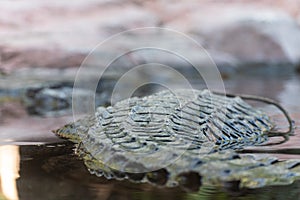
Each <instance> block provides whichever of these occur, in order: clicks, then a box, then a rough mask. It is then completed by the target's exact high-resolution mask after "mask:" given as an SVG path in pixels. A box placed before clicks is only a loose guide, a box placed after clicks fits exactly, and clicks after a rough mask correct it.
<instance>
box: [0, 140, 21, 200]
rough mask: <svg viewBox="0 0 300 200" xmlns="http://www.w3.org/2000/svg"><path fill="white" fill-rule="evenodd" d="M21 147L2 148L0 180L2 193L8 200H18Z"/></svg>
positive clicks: (0, 148) (8, 146) (9, 146)
mask: <svg viewBox="0 0 300 200" xmlns="http://www.w3.org/2000/svg"><path fill="white" fill-rule="evenodd" d="M19 165H20V155H19V147H18V146H13V145H7V146H0V180H1V192H2V194H3V196H4V197H5V198H7V199H12V200H18V199H19V198H18V191H17V184H16V180H17V178H19V167H20V166H19Z"/></svg>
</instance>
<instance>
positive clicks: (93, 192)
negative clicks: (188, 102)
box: [0, 143, 300, 200]
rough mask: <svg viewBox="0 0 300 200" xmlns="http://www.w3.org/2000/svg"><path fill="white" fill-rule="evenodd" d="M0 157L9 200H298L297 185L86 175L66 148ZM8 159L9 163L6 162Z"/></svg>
mask: <svg viewBox="0 0 300 200" xmlns="http://www.w3.org/2000/svg"><path fill="white" fill-rule="evenodd" d="M18 152H20V177H19V178H18V179H17V180H16V178H17V172H18V166H19V165H18V161H19V154H18ZM0 155H1V156H0V157H1V159H0V161H1V179H2V180H1V181H2V183H3V181H4V182H5V185H6V187H5V188H4V187H2V188H3V189H2V193H3V194H5V197H7V198H9V199H18V198H19V199H20V200H22V199H24V200H28V199H30V200H35V199H37V200H40V199H43V200H47V199H64V200H68V199H70V200H71V199H72V200H76V199H78V200H79V199H92V200H93V199H101V200H102V199H103V200H111V199H122V200H123V199H128V200H131V199H144V200H151V199H166V200H168V199H170V200H171V199H172V200H181V199H206V200H210V199H211V200H213V199H220V200H221V199H222V200H230V199H237V200H251V199H253V200H256V199H265V200H271V199H272V200H274V199H275V200H276V199H278V200H280V199H284V200H286V199H291V200H294V199H295V200H296V199H300V182H295V183H293V184H291V185H286V186H273V187H265V188H260V189H252V190H250V189H239V188H238V187H237V184H235V183H236V182H229V183H226V184H224V185H223V186H222V188H221V187H214V186H208V185H204V186H202V187H201V188H200V190H199V191H198V192H193V193H191V192H185V191H183V190H182V189H180V188H159V187H155V186H152V185H150V184H141V183H138V184H136V183H132V182H129V181H116V180H107V179H105V178H101V177H96V176H94V175H91V174H90V173H89V172H88V171H87V169H86V167H85V166H84V164H83V162H82V160H80V159H78V157H77V156H74V154H73V147H72V145H71V144H70V143H69V144H55V145H41V146H34V145H31V146H20V147H16V146H3V147H1V146H0ZM11 157H12V158H13V159H11V160H9V159H8V158H11ZM3 158H4V159H3ZM12 160H14V161H13V162H12ZM3 162H4V164H3ZM12 163H14V165H13V166H11V165H12ZM3 166H4V167H3ZM4 169H6V170H4ZM10 169H14V170H10ZM8 170H10V172H8ZM3 175H6V177H10V179H8V180H7V178H5V180H3V179H4V177H5V176H3ZM16 183H17V185H16ZM2 186H3V185H2ZM8 186H10V187H9V188H8ZM6 188H7V189H6ZM0 199H1V197H0Z"/></svg>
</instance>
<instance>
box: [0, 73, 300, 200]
mask: <svg viewBox="0 0 300 200" xmlns="http://www.w3.org/2000/svg"><path fill="white" fill-rule="evenodd" d="M224 80H225V86H226V89H227V91H229V92H233V93H246V94H255V95H261V96H266V97H271V98H273V99H276V100H278V101H279V102H280V103H281V104H282V105H283V106H284V107H286V108H287V110H288V111H289V113H290V114H291V115H292V117H293V119H294V121H295V124H296V125H298V126H299V121H300V104H299V98H300V76H299V75H297V73H296V72H294V71H293V69H292V68H286V69H285V70H282V68H281V69H276V70H274V69H270V70H269V69H264V70H263V71H259V70H250V71H244V72H243V73H239V74H237V75H236V76H232V77H226V78H225V79H224ZM194 84H195V85H197V86H199V87H201V85H203V83H201V82H197V81H195V82H194ZM267 110H268V109H267ZM273 111H274V110H271V112H272V113H273ZM274 112H275V111H274ZM276 112H277V111H276ZM276 112H275V113H276ZM274 116H275V121H277V122H278V124H279V125H278V127H279V128H283V129H284V128H287V125H286V123H285V120H284V119H283V118H282V117H280V112H278V115H277V114H274ZM18 144H22V145H15V144H12V145H5V146H0V178H1V190H0V191H1V192H0V199H24V200H34V199H58V200H59V199H145V200H150V199H205V200H209V199H222V200H226V199H239V200H251V199H266V200H267V199H270V200H271V199H283V200H285V199H293V200H294V199H295V200H296V199H300V182H295V183H293V184H291V185H285V186H273V187H265V188H260V189H255V190H250V189H238V188H237V187H236V185H234V184H232V185H230V184H229V185H226V186H224V187H223V188H216V187H213V186H202V187H200V190H199V191H196V192H195V191H194V192H191V191H186V190H184V189H182V188H179V187H177V188H159V187H155V186H152V185H149V184H138V183H132V182H129V181H116V180H107V179H105V178H99V177H96V176H94V175H90V174H89V172H88V171H87V169H86V168H85V166H84V164H83V162H82V161H81V160H79V159H78V158H77V157H76V156H74V155H73V149H72V148H73V147H72V145H71V144H70V143H60V144H47V145H36V144H32V145H28V144H25V145H24V143H22V142H21V143H18ZM299 145H300V137H299V131H298V130H296V132H295V136H292V137H291V139H290V140H289V141H288V143H285V144H283V145H281V146H279V147H275V146H274V147H271V149H276V148H278V149H298V151H295V152H296V153H294V154H289V153H287V154H284V153H280V154H275V155H276V156H278V157H279V158H281V159H289V158H300V155H299V154H298V153H297V152H299V147H300V146H299ZM278 152H279V151H278ZM281 152H284V151H281ZM290 152H291V151H290Z"/></svg>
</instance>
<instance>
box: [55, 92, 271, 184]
mask: <svg viewBox="0 0 300 200" xmlns="http://www.w3.org/2000/svg"><path fill="white" fill-rule="evenodd" d="M272 128H273V124H272V122H271V121H270V119H269V117H268V116H267V115H266V114H264V113H263V112H262V111H259V110H257V109H255V108H253V107H252V106H250V105H249V104H247V103H246V102H245V101H243V100H242V99H241V98H239V97H234V98H231V97H226V96H223V95H217V94H213V93H211V92H210V91H208V90H176V91H172V92H171V91H162V92H159V93H156V94H153V95H150V96H147V97H143V98H138V97H133V98H129V99H126V100H123V101H120V102H118V103H116V104H115V105H114V106H111V107H107V108H104V107H99V108H97V111H96V113H95V115H94V116H90V117H86V118H84V119H82V120H79V121H76V122H74V123H71V124H68V125H66V126H64V127H63V128H61V129H58V130H56V131H54V132H55V133H56V134H57V135H58V136H60V137H63V138H66V139H69V140H71V141H72V142H74V143H76V144H77V148H76V153H77V154H78V155H79V156H80V157H82V158H83V160H84V162H85V164H86V166H87V168H88V169H89V171H90V172H91V173H93V174H96V175H98V176H101V175H105V177H107V178H117V179H124V178H130V179H131V180H136V181H150V182H154V183H157V184H159V185H176V184H178V183H179V182H180V180H179V179H178V177H179V176H180V174H181V175H182V174H186V173H187V172H193V171H196V172H197V169H198V168H197V166H199V165H203V164H204V163H207V162H211V161H214V160H218V161H222V160H232V159H236V158H237V157H239V156H238V155H237V154H236V153H235V152H234V151H232V150H234V149H241V148H243V147H245V146H249V145H258V144H261V143H263V142H265V141H267V139H268V137H267V133H268V132H269V131H270V130H271V129H272ZM225 150H226V151H225ZM196 174H198V173H196ZM189 176H190V174H189ZM194 176H197V175H194ZM196 179H197V177H196Z"/></svg>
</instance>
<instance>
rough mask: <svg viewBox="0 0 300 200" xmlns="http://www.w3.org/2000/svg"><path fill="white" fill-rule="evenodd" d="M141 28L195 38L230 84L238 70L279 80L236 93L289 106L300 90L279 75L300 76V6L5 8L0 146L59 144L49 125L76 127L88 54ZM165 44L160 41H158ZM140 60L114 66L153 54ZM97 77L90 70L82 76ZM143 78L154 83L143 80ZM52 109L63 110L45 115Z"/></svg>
mask: <svg viewBox="0 0 300 200" xmlns="http://www.w3.org/2000/svg"><path fill="white" fill-rule="evenodd" d="M141 27H162V28H170V29H173V30H176V31H180V32H183V33H185V34H187V35H188V36H190V37H192V38H193V39H195V40H196V41H197V42H198V43H199V44H201V45H202V46H203V47H204V48H205V49H206V50H207V51H208V53H209V54H210V56H211V57H212V58H213V60H214V61H215V63H216V64H217V66H218V68H219V69H220V71H221V73H222V75H223V78H225V79H226V78H228V77H232V76H235V75H236V74H238V73H240V72H241V71H246V73H248V72H249V70H250V72H251V73H252V72H253V71H251V70H253V68H254V69H255V70H254V72H255V71H260V70H261V69H262V68H267V69H269V67H270V66H271V68H272V70H270V71H267V74H268V73H269V72H270V73H275V74H276V76H277V77H276V76H275V78H274V77H268V76H265V75H262V77H263V79H265V81H264V82H259V81H258V82H257V81H255V80H256V79H254V80H252V79H251V78H250V79H249V76H247V78H246V79H247V80H245V76H243V75H242V76H240V75H239V76H236V77H237V78H234V81H235V82H234V81H233V82H234V83H232V82H231V81H230V80H229V81H228V83H227V86H229V90H230V87H231V88H232V91H238V92H239V91H242V92H243V91H246V93H254V94H258V95H264V94H265V95H266V96H270V97H275V98H276V97H277V96H279V98H280V99H288V101H289V102H291V104H293V105H294V104H296V103H295V102H296V100H295V99H297V98H298V96H297V95H294V96H296V97H294V98H293V99H294V100H292V101H291V100H290V99H289V98H287V97H288V96H289V95H291V94H292V93H294V91H295V90H296V91H298V90H300V89H299V86H297V84H298V83H299V78H298V77H296V78H295V77H293V78H292V79H290V80H291V81H289V84H291V85H292V86H289V88H291V87H292V88H293V90H292V91H290V90H284V88H285V85H284V84H283V83H282V82H280V81H276V78H278V76H279V75H280V74H281V73H282V74H285V73H289V72H290V71H293V72H295V73H296V71H297V70H296V68H298V71H299V63H300V1H299V0H260V1H258V0H252V1H250V0H218V1H216V0H199V1H194V0H193V1H179V0H160V1H159V0H145V1H142V0H111V1H108V0H73V1H72V2H70V1H66V0H53V1H42V0H27V1H19V0H15V1H11V0H1V1H0V124H2V126H1V127H0V132H3V133H1V135H0V139H1V137H2V138H6V139H7V138H10V137H12V135H14V134H16V135H20V133H19V130H20V127H23V128H24V132H26V133H28V134H29V133H30V134H29V136H28V138H29V140H30V141H32V140H33V141H36V140H38V141H39V140H40V139H36V138H39V136H41V137H44V136H45V135H46V134H45V133H46V132H47V137H48V136H49V137H50V138H52V136H50V135H49V129H51V128H52V126H53V128H56V127H59V126H60V125H62V124H64V123H66V122H67V121H70V120H71V117H70V115H71V107H70V106H71V104H70V101H71V99H70V98H69V96H68V97H66V98H63V96H64V95H65V94H71V89H72V83H73V81H74V79H75V76H76V72H77V70H78V68H79V67H80V65H81V63H82V62H83V60H84V59H85V57H86V56H87V55H88V54H89V52H90V51H91V50H92V49H93V48H94V47H95V46H96V45H97V44H99V43H100V42H102V41H104V40H105V39H107V38H109V37H110V36H112V35H114V34H117V33H120V32H122V31H125V30H128V29H134V28H141ZM166 40H167V39H166V38H165V37H155V41H154V42H156V43H158V44H159V43H164V42H166ZM135 42H136V37H134V36H133V37H130V38H128V40H126V42H124V43H120V44H119V46H111V47H108V48H107V49H105V52H102V53H101V52H100V53H99V54H98V59H97V62H96V61H95V63H89V64H92V65H93V64H94V65H97V66H98V67H99V65H100V67H105V66H104V64H103V63H101V59H102V58H104V57H105V56H107V54H114V53H115V51H116V49H129V50H130V46H131V44H134V43H135ZM167 42H169V41H167ZM169 43H170V48H172V49H178V48H183V49H184V50H185V51H188V52H189V54H190V55H191V56H192V57H199V59H200V61H199V62H201V57H200V56H199V55H197V53H198V52H197V51H192V50H190V49H189V47H187V46H178V44H176V42H174V43H172V42H171V41H170V42H169ZM172 45H173V46H172ZM193 54H195V55H193ZM139 56H140V57H139V58H137V59H135V60H132V58H128V60H127V61H126V59H125V61H124V60H122V62H118V63H117V65H118V66H117V67H118V68H121V69H122V67H123V68H128V66H129V67H130V66H135V65H137V64H139V63H140V61H141V62H144V61H147V54H141V55H139ZM163 56H164V54H161V57H159V56H158V57H155V59H156V60H157V62H158V63H161V62H163V63H165V64H169V65H176V63H174V60H171V59H170V60H166V59H167V58H166V57H163ZM99 61H100V62H99ZM175 62H176V61H175ZM101 64H103V66H101ZM176 67H177V68H181V70H182V69H184V68H186V67H187V66H184V64H183V63H180V64H178V65H177V66H176ZM273 69H274V70H273ZM274 71H276V72H274ZM278 74H279V75H278ZM92 75H93V71H91V73H87V74H86V75H84V76H86V77H89V76H92ZM145 76H148V74H147V73H146V75H144V76H143V75H141V77H140V78H141V79H143V78H145ZM114 79H115V78H114V77H113V76H111V75H109V76H107V77H106V79H105V80H103V83H101V85H102V87H104V88H101V91H100V92H99V90H97V92H98V93H99V95H98V96H97V99H98V105H105V104H107V103H108V102H107V101H106V100H107V99H108V98H109V97H110V96H109V95H108V94H106V93H105V91H111V90H112V87H113V84H112V83H111V82H112V80H114ZM242 80H243V81H242ZM49 82H50V83H49ZM44 83H46V84H44ZM237 83H238V84H237ZM49 84H50V85H49ZM99 85H100V83H99ZM103 85H104V86H103ZM233 85H235V86H233ZM45 88H46V90H44V89H45ZM59 88H62V90H59ZM245 88H246V89H245ZM282 90H284V91H283V92H281V91H282ZM60 91H63V92H64V93H63V94H62V93H60ZM66 91H67V92H66ZM289 91H290V92H289ZM286 93H288V94H286ZM85 94H86V93H84V92H83V93H82V95H83V96H84V95H85ZM47 95H48V96H47ZM49 95H50V97H51V98H50V99H49V98H48V97H49ZM51 95H52V96H51ZM297 101H298V100H297ZM50 104H51V105H55V106H56V107H55V108H52V107H50V108H49V107H47V105H50ZM24 106H25V107H24ZM45 106H46V107H45ZM62 106H66V108H63V109H62ZM68 106H69V107H68ZM58 108H59V109H60V110H58V112H55V109H58ZM22 109H23V110H22ZM51 109H52V110H51ZM61 110H63V111H66V112H65V113H64V112H61ZM53 111H54V112H53ZM20 113H21V114H20ZM34 115H35V116H34ZM36 115H38V116H44V117H48V118H47V119H43V118H40V117H36ZM63 115H67V116H69V117H61V116H63ZM59 117H60V118H59ZM25 119H26V120H25ZM24 120H25V121H24ZM43 123H44V124H43ZM4 124H5V126H4ZM28 124H31V126H28ZM41 124H43V125H44V126H41ZM37 127H40V128H37ZM50 127H51V128H50ZM33 133H36V134H33ZM22 138H24V135H22ZM33 138H35V139H33Z"/></svg>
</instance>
